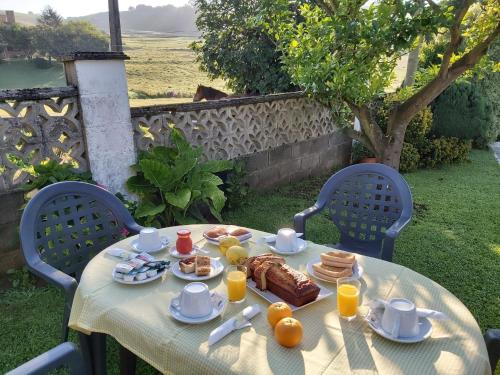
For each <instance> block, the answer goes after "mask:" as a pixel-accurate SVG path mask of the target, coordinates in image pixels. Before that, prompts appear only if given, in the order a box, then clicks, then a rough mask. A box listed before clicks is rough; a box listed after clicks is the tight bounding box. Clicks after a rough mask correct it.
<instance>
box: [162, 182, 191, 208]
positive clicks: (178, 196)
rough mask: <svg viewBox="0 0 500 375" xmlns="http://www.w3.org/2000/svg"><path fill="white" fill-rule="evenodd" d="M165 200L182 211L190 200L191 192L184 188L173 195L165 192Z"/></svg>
mask: <svg viewBox="0 0 500 375" xmlns="http://www.w3.org/2000/svg"><path fill="white" fill-rule="evenodd" d="M165 198H166V199H167V202H168V203H170V204H171V205H172V206H175V207H179V208H181V209H183V210H184V209H185V208H186V207H187V205H188V204H189V201H190V200H191V190H190V189H189V188H187V187H184V188H182V189H181V190H179V191H178V192H175V193H170V192H167V193H165Z"/></svg>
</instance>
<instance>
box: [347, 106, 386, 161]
mask: <svg viewBox="0 0 500 375" xmlns="http://www.w3.org/2000/svg"><path fill="white" fill-rule="evenodd" d="M345 102H346V103H347V105H348V106H349V108H350V109H351V111H353V112H354V114H355V115H356V117H357V118H358V120H359V123H360V124H361V129H362V130H363V133H364V135H365V137H366V138H367V139H368V140H369V142H370V144H371V145H372V150H371V151H373V152H375V153H376V154H382V148H383V147H384V134H383V133H382V130H381V129H380V127H379V126H378V125H377V124H376V123H375V122H374V121H373V119H372V118H371V115H370V110H369V108H368V107H366V106H358V105H356V104H355V103H353V102H351V101H350V100H347V99H345ZM377 156H378V155H377Z"/></svg>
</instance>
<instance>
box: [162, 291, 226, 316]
mask: <svg viewBox="0 0 500 375" xmlns="http://www.w3.org/2000/svg"><path fill="white" fill-rule="evenodd" d="M210 297H211V299H212V312H211V313H210V314H208V315H206V316H202V317H201V318H189V317H187V316H184V315H182V314H181V312H180V311H179V310H177V309H176V308H175V307H173V305H172V303H170V305H169V307H168V309H169V311H170V315H172V317H173V318H174V319H175V320H178V321H179V322H183V323H188V324H201V323H206V322H208V321H210V320H212V319H215V318H217V317H218V316H219V315H220V314H222V312H223V311H224V309H225V307H226V305H227V297H226V296H224V295H220V294H219V293H217V292H211V293H210Z"/></svg>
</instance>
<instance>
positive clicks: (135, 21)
mask: <svg viewBox="0 0 500 375" xmlns="http://www.w3.org/2000/svg"><path fill="white" fill-rule="evenodd" d="M69 19H75V18H69ZM76 19H83V20H87V21H89V22H90V23H92V24H94V25H95V26H96V27H97V28H99V29H101V30H103V31H104V32H107V33H109V26H108V25H109V19H108V13H107V12H102V13H96V14H90V15H88V16H83V17H77V18H76ZM120 20H121V27H122V33H124V34H126V33H151V32H154V33H165V34H176V35H189V36H198V35H199V32H198V30H197V29H196V25H195V21H196V14H195V10H194V8H193V7H191V6H188V5H186V6H183V7H175V6H173V5H165V6H159V7H152V6H147V5H138V6H136V7H135V8H134V7H130V8H129V10H126V11H122V12H120Z"/></svg>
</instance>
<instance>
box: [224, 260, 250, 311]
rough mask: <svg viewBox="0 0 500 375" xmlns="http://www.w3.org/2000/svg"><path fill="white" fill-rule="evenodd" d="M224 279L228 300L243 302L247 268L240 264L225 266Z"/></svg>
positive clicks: (245, 292) (245, 290) (245, 291)
mask: <svg viewBox="0 0 500 375" xmlns="http://www.w3.org/2000/svg"><path fill="white" fill-rule="evenodd" d="M225 279H226V285H227V298H228V299H229V302H243V301H244V300H245V297H246V294H247V268H246V267H245V266H241V265H235V266H227V267H226V271H225Z"/></svg>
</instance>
